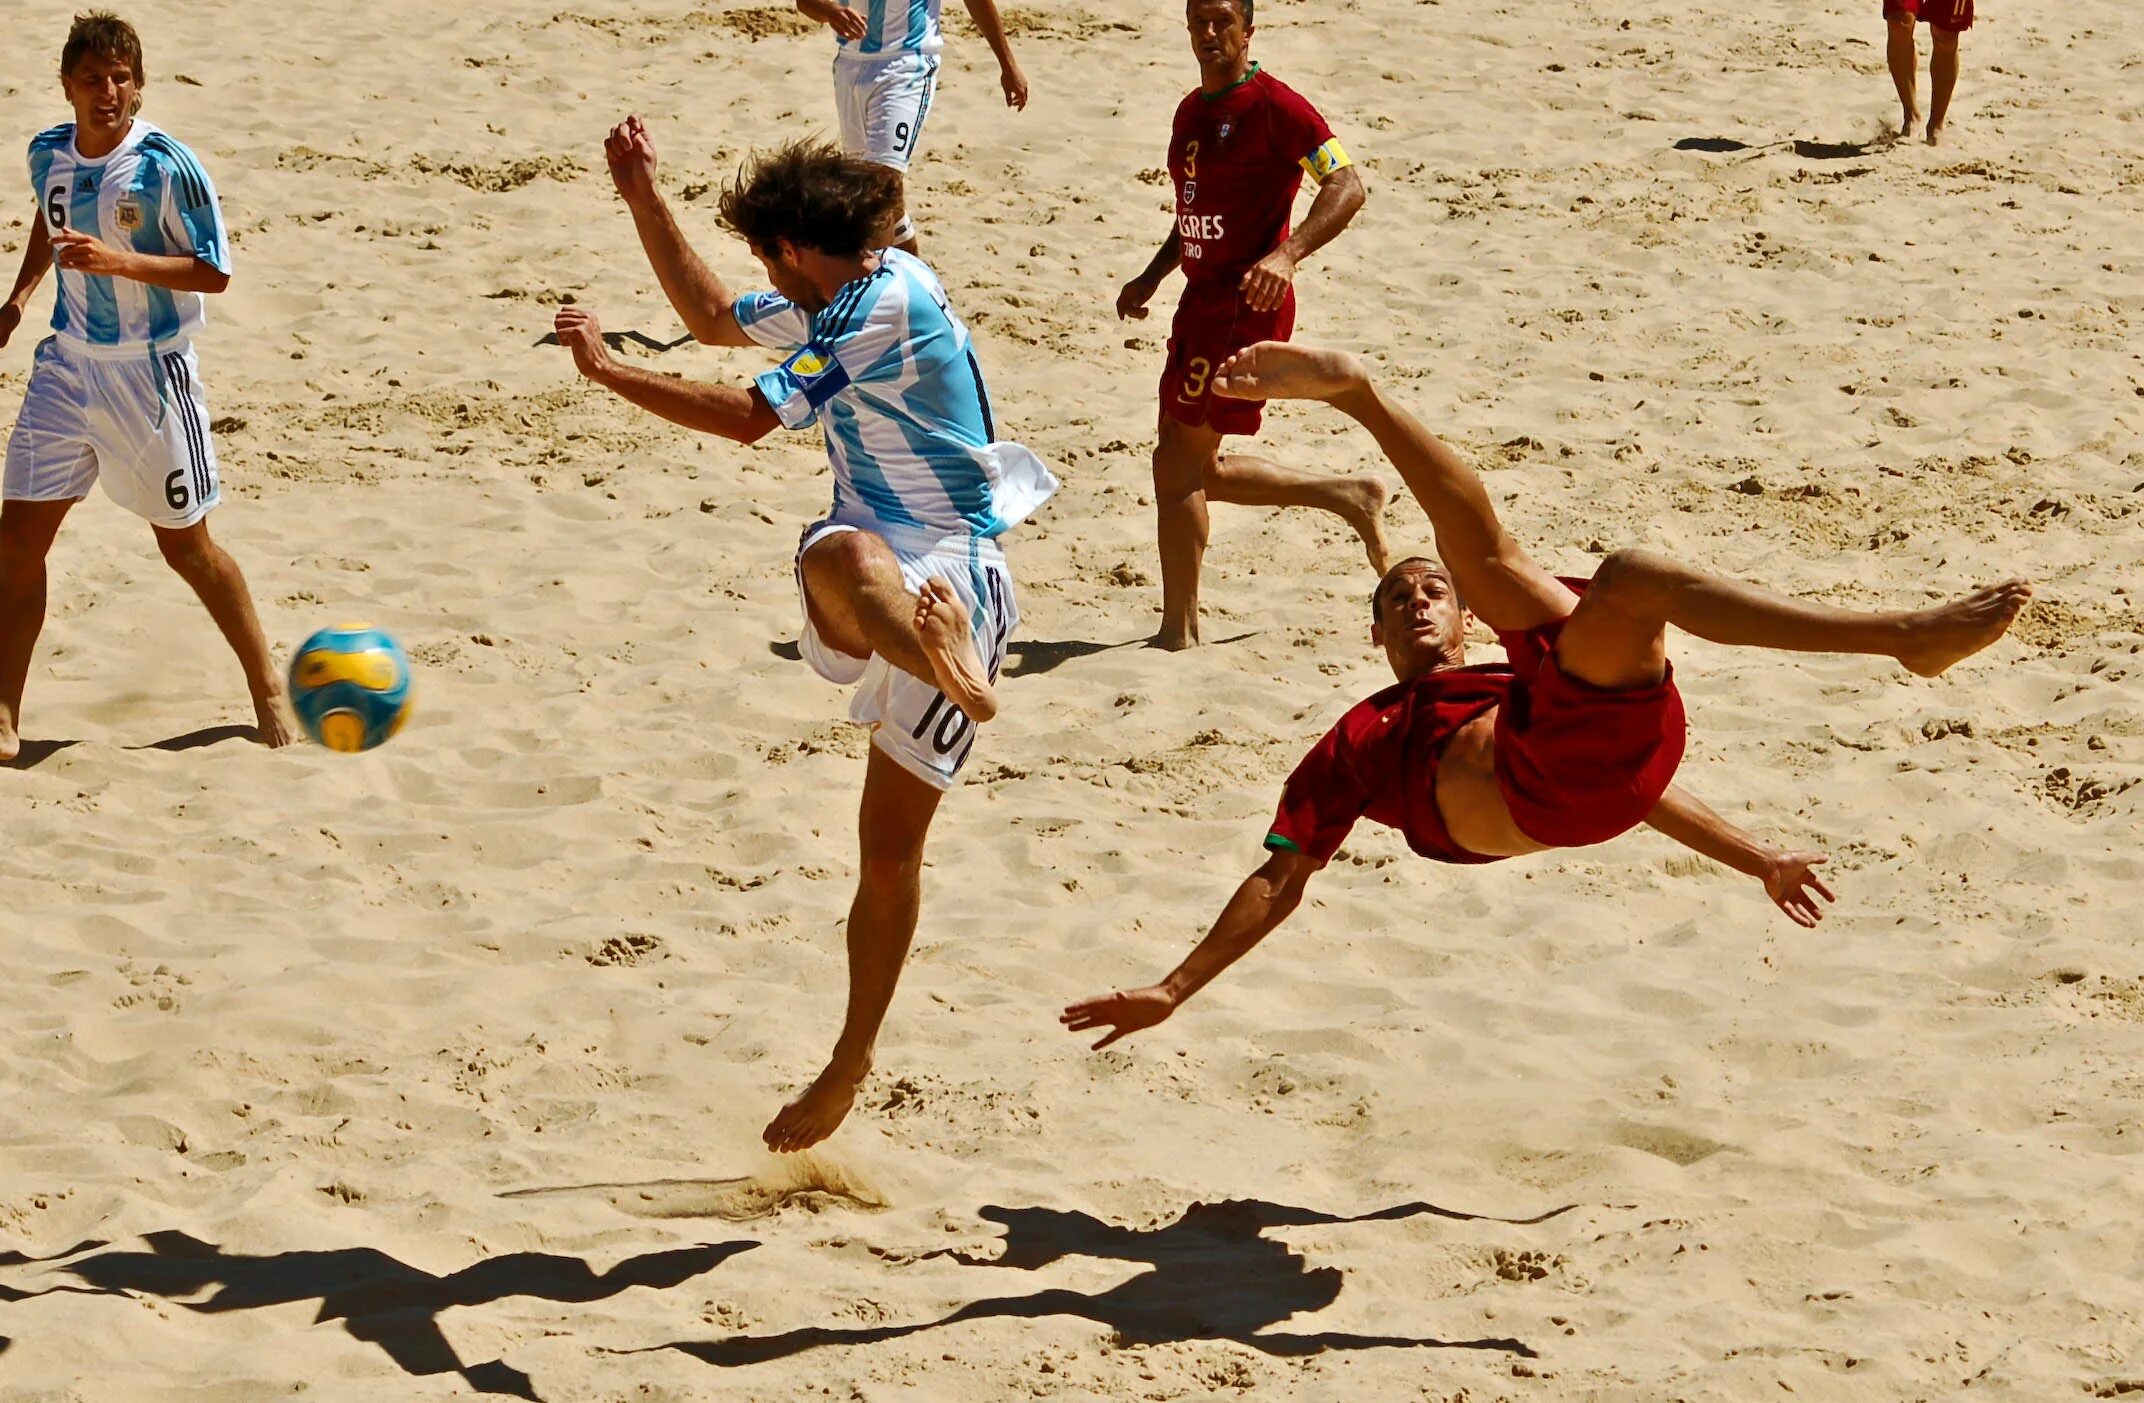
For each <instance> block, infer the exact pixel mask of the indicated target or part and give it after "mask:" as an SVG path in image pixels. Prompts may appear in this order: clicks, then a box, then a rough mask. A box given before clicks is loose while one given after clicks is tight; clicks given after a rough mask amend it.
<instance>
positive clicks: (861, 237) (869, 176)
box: [717, 139, 902, 258]
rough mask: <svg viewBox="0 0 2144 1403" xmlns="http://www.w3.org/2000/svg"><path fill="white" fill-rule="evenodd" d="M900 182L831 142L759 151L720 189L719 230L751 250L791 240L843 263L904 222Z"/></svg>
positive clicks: (892, 173)
mask: <svg viewBox="0 0 2144 1403" xmlns="http://www.w3.org/2000/svg"><path fill="white" fill-rule="evenodd" d="M901 205H902V197H901V177H900V175H899V174H898V173H896V172H895V171H892V170H890V169H888V168H887V167H885V166H875V165H873V164H871V163H870V162H869V161H863V160H858V159H857V158H856V157H854V156H846V155H843V154H842V152H841V150H840V148H839V147H836V146H835V145H833V144H832V143H831V142H826V141H817V140H811V139H805V140H800V141H792V142H790V143H789V144H788V145H786V146H783V147H781V148H780V149H778V150H775V151H769V152H762V153H755V154H754V156H753V158H752V160H751V162H750V163H749V164H748V165H746V166H745V167H744V168H743V169H742V170H740V171H738V172H737V179H736V180H735V181H734V182H733V183H732V184H730V185H729V186H728V187H727V188H726V189H724V190H723V192H722V200H721V203H720V204H719V205H718V206H717V214H718V216H719V217H720V219H721V221H722V227H723V228H725V229H727V230H729V231H730V232H731V233H733V234H736V235H737V236H738V237H739V238H742V239H743V240H744V241H745V242H746V243H748V244H750V245H751V246H752V247H753V248H755V249H759V250H761V251H763V252H764V251H771V250H772V249H773V248H774V246H775V243H776V242H777V241H778V240H781V239H787V240H788V241H789V242H791V243H793V244H796V245H797V246H798V247H800V248H809V249H816V250H817V251H819V252H820V253H823V254H827V255H829V256H831V257H835V258H841V257H847V256H849V255H852V254H858V253H862V252H863V251H864V250H866V249H871V248H877V247H878V246H879V245H881V244H883V243H884V242H885V241H886V238H887V235H888V234H889V232H890V231H891V230H892V228H893V223H894V221H895V220H897V219H899V218H900V217H901Z"/></svg>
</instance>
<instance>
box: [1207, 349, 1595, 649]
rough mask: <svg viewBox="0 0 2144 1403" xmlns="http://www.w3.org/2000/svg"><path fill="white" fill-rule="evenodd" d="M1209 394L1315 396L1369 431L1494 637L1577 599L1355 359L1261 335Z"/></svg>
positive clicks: (1453, 457)
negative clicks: (1523, 546)
mask: <svg viewBox="0 0 2144 1403" xmlns="http://www.w3.org/2000/svg"><path fill="white" fill-rule="evenodd" d="M1213 391H1214V393H1215V394H1217V395H1227V396H1229V397H1230V398H1232V399H1258V400H1264V399H1315V400H1323V401H1324V402H1325V403H1327V404H1330V405H1331V406H1332V407H1333V408H1335V409H1337V410H1339V411H1340V412H1341V413H1343V414H1345V415H1347V416H1348V417H1349V418H1350V419H1353V420H1354V421H1355V422H1356V423H1358V424H1360V425H1362V426H1363V427H1364V428H1366V429H1368V430H1369V431H1370V434H1371V436H1372V437H1374V438H1375V439H1376V440H1377V446H1378V447H1379V448H1382V449H1383V450H1384V451H1385V457H1386V458H1388V459H1390V460H1391V462H1392V466H1393V467H1395V468H1398V469H1399V471H1400V476H1401V477H1403V478H1405V479H1406V480H1407V489H1408V491H1410V492H1412V493H1413V494H1414V498H1415V500H1416V501H1417V502H1420V503H1421V504H1422V510H1424V511H1426V512H1428V513H1429V524H1430V526H1431V527H1432V528H1434V530H1435V532H1436V538H1437V554H1438V555H1439V556H1441V557H1443V560H1444V566H1445V568H1446V569H1448V570H1450V571H1451V572H1452V582H1453V583H1454V584H1456V585H1458V586H1459V594H1460V598H1461V600H1462V602H1464V603H1465V605H1466V606H1467V608H1469V609H1470V610H1472V611H1473V612H1474V615H1475V617H1477V618H1479V619H1480V620H1481V621H1482V622H1483V623H1485V624H1487V625H1488V626H1489V627H1491V628H1493V629H1495V630H1497V631H1498V632H1499V633H1518V632H1523V631H1525V630H1526V629H1530V628H1538V627H1540V626H1541V625H1542V624H1547V623H1554V622H1555V621H1556V620H1558V619H1561V618H1565V617H1567V616H1568V615H1569V614H1570V612H1571V609H1572V607H1573V606H1574V605H1576V604H1577V602H1578V596H1577V595H1575V594H1573V593H1571V591H1570V590H1568V589H1565V588H1564V587H1563V585H1562V584H1561V583H1560V582H1559V581H1558V580H1557V579H1556V577H1555V576H1554V575H1551V574H1549V573H1548V571H1546V570H1544V569H1542V568H1541V567H1540V566H1539V565H1537V564H1535V563H1534V560H1533V557H1531V556H1529V555H1528V554H1527V553H1526V552H1525V551H1524V550H1522V549H1520V547H1519V544H1518V542H1516V541H1514V540H1512V539H1511V537H1510V536H1509V535H1507V534H1505V531H1504V527H1503V523H1502V522H1500V521H1498V520H1497V519H1496V507H1495V506H1494V505H1493V504H1492V503H1491V502H1490V500H1489V493H1488V489H1486V488H1484V487H1483V486H1482V481H1481V478H1480V477H1479V476H1478V475H1477V474H1476V473H1475V471H1474V470H1473V469H1472V468H1470V467H1468V466H1467V465H1466V463H1465V462H1464V461H1462V460H1461V459H1460V457H1459V455H1458V454H1457V453H1454V452H1453V451H1452V450H1451V449H1450V448H1448V447H1446V446H1445V445H1444V444H1443V443H1442V442H1441V441H1440V440H1439V439H1438V438H1437V437H1436V436H1435V435H1434V434H1432V433H1430V431H1429V430H1428V429H1426V428H1424V427H1422V423H1421V421H1420V420H1418V419H1416V418H1415V417H1414V416H1413V415H1412V414H1409V413H1408V412H1407V411H1406V410H1405V409H1402V408H1401V407H1400V406H1399V405H1398V404H1396V403H1395V402H1393V401H1392V400H1391V399H1389V398H1387V397H1386V395H1385V393H1384V392H1383V391H1382V390H1380V389H1379V388H1378V387H1377V386H1376V385H1375V384H1374V383H1372V382H1371V380H1370V374H1369V371H1368V369H1367V368H1365V367H1364V365H1363V363H1362V362H1361V361H1360V360H1358V359H1356V358H1355V357H1354V356H1351V355H1347V354H1345V353H1343V352H1339V351H1321V350H1315V349H1313V348H1311V347H1308V346H1291V345H1286V344H1283V343H1281V342H1278V341H1261V342H1260V343H1259V344H1257V345H1255V346H1252V347H1249V348H1247V349H1245V350H1241V351H1238V352H1237V353H1236V354H1235V355H1233V356H1230V357H1229V358H1228V359H1227V360H1225V361H1223V362H1222V363H1221V368H1220V369H1219V370H1217V371H1215V372H1214V377H1213Z"/></svg>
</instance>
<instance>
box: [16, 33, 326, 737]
mask: <svg viewBox="0 0 2144 1403" xmlns="http://www.w3.org/2000/svg"><path fill="white" fill-rule="evenodd" d="M60 82H61V87H62V89H63V90H64V91H65V93H66V95H67V100H68V103H69V105H71V106H72V107H73V108H74V117H75V119H74V120H73V121H72V122H67V123H63V124H61V125H60V126H57V127H53V128H51V129H50V130H48V131H45V132H41V133H39V134H38V136H37V137H36V138H35V139H34V140H32V141H31V142H30V183H31V187H32V188H33V190H34V191H35V193H36V197H37V207H38V212H37V216H36V217H35V218H33V219H32V220H31V222H30V238H29V242H28V245H27V247H26V248H25V249H24V250H23V255H22V268H21V271H20V272H18V273H17V274H16V276H15V286H14V289H13V291H12V292H11V293H10V294H9V296H8V299H7V301H6V302H5V303H4V304H0V347H4V346H6V345H7V343H8V342H9V340H11V339H12V338H13V336H14V333H15V331H16V329H17V328H18V327H20V326H21V324H22V318H23V312H24V310H25V309H26V308H27V307H28V305H29V301H30V295H31V294H32V293H33V292H34V291H36V289H37V285H38V284H39V283H40V282H42V281H43V280H44V276H45V273H46V272H47V271H48V270H50V269H52V268H54V267H55V266H56V267H57V268H58V279H57V281H58V284H59V290H58V294H57V295H56V296H55V298H54V299H53V307H52V335H50V336H48V337H46V338H45V340H44V342H43V343H42V344H40V345H39V346H38V348H37V353H36V357H35V362H34V365H33V368H32V369H31V372H30V386H29V389H28V390H27V391H26V392H25V393H24V395H23V401H22V412H21V414H20V415H19V416H18V417H17V418H16V421H15V428H14V432H13V433H11V434H10V435H9V436H8V443H7V463H6V469H5V473H4V476H0V760H9V759H13V758H14V757H15V756H16V755H17V754H18V753H19V752H20V750H21V744H22V743H21V738H20V734H19V729H20V726H21V714H22V691H23V684H24V680H25V678H26V677H27V676H28V673H29V666H30V655H31V652H32V651H33V650H34V649H35V647H36V644H37V635H38V633H39V632H40V631H41V630H42V629H43V627H44V621H45V557H46V555H47V554H48V553H49V552H50V550H51V547H52V541H53V538H54V537H55V536H56V535H57V534H58V533H59V529H60V523H61V521H62V520H64V519H65V517H66V515H67V512H68V509H69V508H71V507H72V506H73V505H74V504H75V503H76V502H79V501H80V500H82V498H83V497H84V496H86V495H87V494H88V492H89V489H90V486H91V485H92V484H93V483H96V482H98V481H100V480H101V481H102V482H103V483H104V490H105V493H106V495H108V496H110V497H111V498H112V500H113V501H115V502H118V503H119V504H120V505H121V506H123V507H125V508H126V509H127V510H129V511H131V512H133V513H134V514H135V515H137V516H140V517H142V518H143V519H145V520H146V521H148V523H149V525H150V526H151V527H152V528H153V529H154V531H155V534H156V542H157V545H158V547H159V548H160V549H161V550H162V552H163V556H164V559H165V560H166V561H168V562H169V563H170V565H171V567H172V568H173V569H174V570H176V571H177V572H178V573H179V575H180V576H181V577H182V578H183V579H184V580H185V581H186V583H187V584H188V585H190V586H192V587H193V590H194V593H195V594H196V595H198V596H199V597H200V599H201V602H202V603H203V604H204V605H206V606H207V608H208V612H209V616H210V617H211V618H212V619H214V620H215V622H216V626H217V627H218V628H219V629H220V630H221V631H222V633H223V636H224V639H225V641H226V642H228V643H229V644H230V645H231V648H232V651H234V652H235V653H237V654H238V661H239V664H240V666H241V667H242V668H243V669H244V670H245V675H246V685H247V687H248V689H249V690H250V691H251V693H252V696H253V712H254V719H255V721H256V723H257V725H258V728H259V736H260V739H261V740H262V741H263V742H265V743H266V744H268V745H271V746H277V745H284V744H287V743H288V742H289V741H291V740H292V739H294V734H295V733H294V732H293V731H292V729H291V727H290V724H289V722H288V721H287V720H286V719H285V716H284V707H283V683H282V679H281V676H280V675H279V674H278V673H277V672H276V669H275V667H274V665H273V663H272V662H271V661H270V660H269V656H268V644H267V641H266V639H265V638H264V637H263V636H262V634H261V625H260V620H259V618H258V617H257V616H256V615H255V613H254V609H253V599H252V596H251V594H250V593H249V592H248V591H247V589H246V580H245V576H244V575H243V574H241V573H240V571H239V568H238V564H237V562H236V561H234V560H232V559H231V557H230V556H229V555H228V554H227V553H225V551H224V549H223V548H222V547H221V546H220V545H218V544H217V543H216V542H215V541H214V540H213V539H211V538H210V536H209V531H208V521H207V517H208V514H209V512H211V511H212V510H214V509H215V507H216V506H217V504H218V503H219V502H221V501H222V490H221V488H220V487H219V485H218V483H217V477H216V452H215V447H214V445H213V444H212V443H211V442H210V439H209V413H208V400H207V397H206V395H205V394H204V393H203V391H202V388H201V368H200V362H199V361H198V359H197V358H196V357H195V355H194V345H193V341H194V335H195V333H197V332H198V331H199V330H200V329H201V324H202V302H203V298H204V295H205V294H211V293H218V292H221V291H223V290H224V288H225V287H227V286H228V285H229V284H230V281H231V250H230V239H229V236H228V234H227V233H226V231H225V229H224V225H223V211H222V209H221V207H220V206H219V205H218V203H217V200H216V187H215V186H214V185H213V184H211V183H210V181H209V178H208V172H207V171H205V170H203V169H202V168H201V162H200V161H199V160H198V159H196V158H195V156H194V154H193V152H191V151H189V150H187V149H186V147H184V146H182V145H180V144H179V143H178V142H177V141H175V140H173V139H172V138H171V137H170V136H167V135H166V134H165V133H164V132H162V131H160V130H158V129H157V128H156V127H154V126H152V125H151V124H150V123H148V122H145V121H143V120H142V119H141V118H140V117H139V116H137V115H136V114H137V112H138V111H139V110H140V107H141V87H142V82H143V71H142V55H141V39H140V37H139V36H138V35H137V34H136V33H135V32H134V29H133V27H132V26H131V25H129V24H127V23H126V21H124V20H122V19H119V18H118V17H116V16H114V15H110V14H103V13H91V14H85V15H81V16H79V17H77V18H76V20H75V22H74V26H73V28H72V29H70V30H69V31H68V35H67V42H66V44H65V46H64V47H63V48H62V50H61V56H60Z"/></svg>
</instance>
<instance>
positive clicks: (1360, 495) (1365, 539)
mask: <svg viewBox="0 0 2144 1403" xmlns="http://www.w3.org/2000/svg"><path fill="white" fill-rule="evenodd" d="M1346 490H1347V505H1346V506H1345V507H1344V508H1343V509H1342V510H1341V513H1340V515H1341V516H1342V518H1344V519H1345V520H1346V522H1347V524H1348V525H1350V526H1352V527H1354V528H1355V534H1356V535H1358V536H1360V537H1362V549H1363V551H1364V552H1365V553H1366V554H1367V555H1368V556H1369V557H1370V573H1371V574H1373V575H1375V576H1377V578H1378V579H1380V580H1382V579H1383V578H1384V577H1385V571H1386V570H1388V569H1390V568H1391V565H1392V552H1391V550H1390V548H1389V547H1387V546H1386V545H1385V503H1387V502H1389V501H1391V500H1392V489H1391V488H1390V487H1387V486H1386V485H1385V480H1384V479H1383V478H1381V477H1379V476H1377V475H1376V474H1375V473H1364V474H1362V476H1360V477H1354V478H1350V479H1348V482H1347V488H1346Z"/></svg>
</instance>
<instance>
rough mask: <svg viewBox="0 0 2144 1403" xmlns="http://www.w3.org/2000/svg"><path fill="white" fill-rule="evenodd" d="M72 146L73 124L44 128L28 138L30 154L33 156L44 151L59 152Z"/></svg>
mask: <svg viewBox="0 0 2144 1403" xmlns="http://www.w3.org/2000/svg"><path fill="white" fill-rule="evenodd" d="M72 145H74V123H72V122H62V123H60V124H59V125H58V126H56V127H46V128H45V129H44V130H43V131H41V132H39V133H38V134H37V135H36V136H33V137H31V138H30V154H31V155H33V156H35V155H38V154H40V153H41V152H46V151H61V150H65V149H66V148H67V147H70V146H72Z"/></svg>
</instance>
